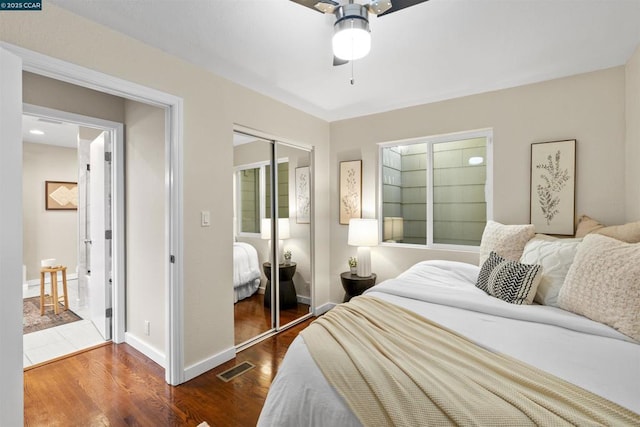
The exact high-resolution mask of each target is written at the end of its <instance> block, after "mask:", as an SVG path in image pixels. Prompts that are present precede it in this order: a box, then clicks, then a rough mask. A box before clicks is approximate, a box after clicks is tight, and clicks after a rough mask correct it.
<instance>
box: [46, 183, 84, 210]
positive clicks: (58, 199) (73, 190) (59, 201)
mask: <svg viewBox="0 0 640 427" xmlns="http://www.w3.org/2000/svg"><path fill="white" fill-rule="evenodd" d="M44 197H45V209H46V210H48V211H60V210H77V209H78V183H77V182H68V181H45V183H44Z"/></svg>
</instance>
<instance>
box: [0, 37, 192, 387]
mask: <svg viewBox="0 0 640 427" xmlns="http://www.w3.org/2000/svg"><path fill="white" fill-rule="evenodd" d="M0 47H2V48H4V49H6V50H8V51H9V52H12V53H13V54H15V55H17V56H18V57H19V58H21V59H22V69H23V70H24V71H28V72H31V73H34V74H39V75H42V76H45V77H50V78H53V79H56V80H61V81H64V82H67V83H71V84H74V85H77V86H82V87H85V88H89V89H94V90H97V91H100V92H104V93H108V94H111V95H116V96H120V97H122V98H127V99H131V100H134V101H138V102H142V103H145V104H150V105H153V106H156V107H160V108H164V110H165V117H166V120H165V154H166V164H165V190H166V192H167V193H168V194H169V197H168V198H167V200H166V202H165V218H167V220H166V223H165V242H167V243H166V245H165V256H166V259H167V260H169V258H170V257H171V256H173V257H174V258H173V259H174V260H175V261H174V262H173V263H169V262H168V263H167V267H166V269H165V283H166V285H167V286H165V293H166V305H165V313H166V315H165V318H166V331H167V332H166V336H165V353H166V354H165V356H166V364H165V366H164V367H165V380H166V381H167V383H169V384H171V385H178V384H180V383H182V382H184V378H185V373H184V341H183V333H182V331H183V329H184V328H183V324H184V297H183V283H184V280H183V278H184V257H183V253H184V250H183V248H184V245H183V234H182V230H183V194H182V186H183V166H182V161H183V160H182V156H183V153H182V151H183V100H182V98H180V97H177V96H175V95H171V94H168V93H165V92H162V91H159V90H156V89H152V88H149V87H146V86H143V85H140V84H137V83H133V82H130V81H127V80H124V79H120V78H117V77H113V76H110V75H108V74H104V73H101V72H98V71H95V70H91V69H89V68H85V67H82V66H79V65H75V64H72V63H69V62H66V61H62V60H60V59H57V58H53V57H50V56H47V55H43V54H41V53H37V52H34V51H31V50H28V49H25V48H22V47H20V46H16V45H12V44H10V43H6V42H0Z"/></svg>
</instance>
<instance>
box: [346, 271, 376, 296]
mask: <svg viewBox="0 0 640 427" xmlns="http://www.w3.org/2000/svg"><path fill="white" fill-rule="evenodd" d="M340 281H341V282H342V287H343V288H344V291H345V294H344V300H343V301H342V302H347V301H349V300H350V299H351V298H353V297H355V296H358V295H361V294H362V293H363V292H364V291H366V290H367V289H369V288H370V287H372V286H373V285H375V284H376V275H375V274H373V273H372V274H371V276H368V277H360V276H358V275H357V274H351V272H349V271H347V272H344V273H342V274H341V275H340Z"/></svg>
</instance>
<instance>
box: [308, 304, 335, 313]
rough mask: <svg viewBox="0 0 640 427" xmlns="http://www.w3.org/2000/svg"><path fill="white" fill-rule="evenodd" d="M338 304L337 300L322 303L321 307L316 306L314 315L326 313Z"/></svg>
mask: <svg viewBox="0 0 640 427" xmlns="http://www.w3.org/2000/svg"><path fill="white" fill-rule="evenodd" d="M336 305H338V304H336V303H335V302H328V303H326V304H322V305H321V306H320V307H316V308H315V310H314V312H313V315H314V316H320V315H321V314H324V313H326V312H327V311H329V310H331V309H332V308H333V307H335V306H336Z"/></svg>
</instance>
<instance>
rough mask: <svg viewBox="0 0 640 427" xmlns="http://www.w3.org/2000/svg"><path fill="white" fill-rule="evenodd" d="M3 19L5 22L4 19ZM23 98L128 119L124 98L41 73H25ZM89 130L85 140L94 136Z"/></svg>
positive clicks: (57, 107)
mask: <svg viewBox="0 0 640 427" xmlns="http://www.w3.org/2000/svg"><path fill="white" fill-rule="evenodd" d="M0 22H2V21H1V20H0ZM22 101H23V102H24V103H26V104H34V105H39V106H41V107H47V108H53V109H55V110H61V111H67V112H69V113H75V114H80V115H83V116H89V117H97V118H99V119H104V120H111V121H113V122H117V123H123V122H124V99H122V98H120V97H117V96H113V95H108V94H106V93H102V92H97V91H95V90H91V89H87V88H84V87H80V86H76V85H72V84H69V83H65V82H62V81H59V80H53V79H50V78H48V77H44V76H40V75H38V74H33V73H28V72H23V73H22ZM90 135H91V133H90V132H88V133H87V135H81V137H82V138H83V139H93V138H90V137H88V136H90Z"/></svg>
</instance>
